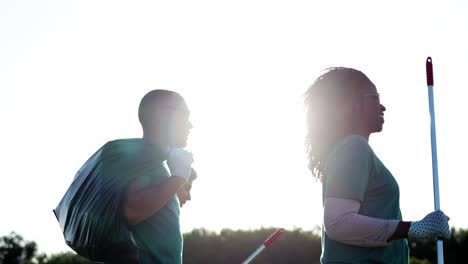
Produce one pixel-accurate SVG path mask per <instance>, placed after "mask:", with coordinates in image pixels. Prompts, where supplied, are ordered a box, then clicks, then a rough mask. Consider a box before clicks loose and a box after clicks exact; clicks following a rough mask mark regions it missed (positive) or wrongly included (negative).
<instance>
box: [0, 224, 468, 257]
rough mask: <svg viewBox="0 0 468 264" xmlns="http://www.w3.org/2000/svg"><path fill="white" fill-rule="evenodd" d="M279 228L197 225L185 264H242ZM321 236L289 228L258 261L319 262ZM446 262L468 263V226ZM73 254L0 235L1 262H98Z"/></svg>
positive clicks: (421, 249)
mask: <svg viewBox="0 0 468 264" xmlns="http://www.w3.org/2000/svg"><path fill="white" fill-rule="evenodd" d="M275 230H276V229H275V228H262V229H257V230H231V229H224V230H222V231H221V232H211V231H208V230H206V229H195V230H193V231H192V232H189V233H186V234H184V253H183V256H184V264H199V263H223V264H231V263H232V264H239V263H241V262H242V261H243V260H245V259H246V258H247V257H248V256H249V255H250V254H251V253H252V252H253V251H254V250H255V249H256V248H257V247H258V246H260V244H262V243H263V241H264V240H265V239H266V238H267V237H269V236H270V235H271V234H272V233H273V232H274V231H275ZM408 243H409V245H410V255H411V263H412V264H430V263H436V258H437V249H436V243H435V241H418V240H409V241H408ZM320 253H321V246H320V235H319V233H318V232H316V231H305V230H301V229H294V230H286V232H284V234H283V235H282V236H281V237H280V238H279V239H278V240H277V241H276V242H274V243H273V244H272V245H271V246H270V247H268V248H267V249H265V250H264V251H263V252H262V253H261V254H260V255H259V256H258V257H257V258H256V259H255V261H253V264H266V263H292V264H302V263H304V264H305V263H307V264H311V263H320ZM444 259H445V263H468V229H454V228H453V229H452V235H451V238H450V240H447V241H444ZM93 263H94V262H91V261H88V260H87V259H85V258H82V257H80V256H78V255H76V254H75V253H73V252H63V253H58V254H51V255H47V254H44V253H39V252H38V250H37V244H36V242H34V241H27V240H25V239H24V238H23V237H22V236H21V235H19V234H17V233H15V232H11V233H10V234H8V235H4V236H2V237H0V264H93Z"/></svg>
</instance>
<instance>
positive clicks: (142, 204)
mask: <svg viewBox="0 0 468 264" xmlns="http://www.w3.org/2000/svg"><path fill="white" fill-rule="evenodd" d="M185 183H186V181H185V179H184V178H182V177H178V176H171V177H169V178H167V179H166V180H164V181H163V182H161V183H160V184H158V185H150V186H144V185H142V184H141V183H139V182H133V183H131V184H130V185H129V187H128V189H127V192H126V193H125V196H124V201H123V211H124V215H125V220H126V221H127V224H129V225H136V224H138V223H139V222H141V221H143V220H145V219H147V218H149V217H150V216H152V215H153V214H154V213H156V212H157V211H159V210H160V209H161V208H163V207H164V206H165V205H166V203H167V202H169V200H170V199H171V198H172V197H173V196H174V195H175V193H176V192H177V190H179V188H180V187H182V186H183V185H184V184H185Z"/></svg>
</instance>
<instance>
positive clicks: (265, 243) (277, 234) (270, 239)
mask: <svg viewBox="0 0 468 264" xmlns="http://www.w3.org/2000/svg"><path fill="white" fill-rule="evenodd" d="M283 233H284V229H283V228H280V229H278V230H276V232H274V233H273V234H272V235H271V236H270V237H269V238H267V240H265V242H264V243H263V245H264V246H265V247H268V246H269V245H271V243H273V242H275V240H276V239H277V238H278V237H279V236H281V234H283Z"/></svg>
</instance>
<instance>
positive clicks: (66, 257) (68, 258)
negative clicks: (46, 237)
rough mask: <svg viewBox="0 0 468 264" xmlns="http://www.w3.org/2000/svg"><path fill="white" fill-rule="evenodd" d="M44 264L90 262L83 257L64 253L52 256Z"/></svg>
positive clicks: (90, 263) (89, 263) (84, 263)
mask: <svg viewBox="0 0 468 264" xmlns="http://www.w3.org/2000/svg"><path fill="white" fill-rule="evenodd" d="M45 263H46V264H92V263H95V262H91V261H89V260H87V259H85V258H83V257H80V256H78V255H76V254H75V253H72V252H65V253H60V254H55V255H52V256H51V257H49V258H47V261H46V262H45Z"/></svg>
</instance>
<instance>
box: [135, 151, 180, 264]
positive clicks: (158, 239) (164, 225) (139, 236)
mask: <svg viewBox="0 0 468 264" xmlns="http://www.w3.org/2000/svg"><path fill="white" fill-rule="evenodd" d="M158 156H160V157H161V158H160V159H158V160H157V161H156V162H157V164H155V166H151V167H149V169H148V170H146V171H145V172H143V173H141V174H140V176H139V177H137V179H136V180H137V181H139V182H140V183H143V184H144V185H157V184H159V183H160V182H162V181H163V180H165V179H167V178H169V176H170V174H169V172H168V171H167V169H166V167H165V165H164V161H165V160H166V159H167V157H166V153H164V151H163V150H160V153H158ZM179 208H180V206H179V200H178V198H177V195H175V194H174V196H173V197H172V198H171V200H169V202H168V203H167V204H166V205H165V206H164V207H163V208H161V209H160V210H159V211H158V212H156V213H155V214H153V215H152V216H151V217H149V218H148V219H146V220H144V221H142V222H140V223H138V224H137V225H135V226H132V227H131V228H130V229H131V231H132V234H133V237H134V239H135V242H136V245H137V248H138V259H139V264H150V263H151V264H157V263H158V264H159V263H160V264H166V263H167V264H181V263H182V244H183V238H182V233H181V231H180V224H179V214H180V213H179V212H180V211H179Z"/></svg>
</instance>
